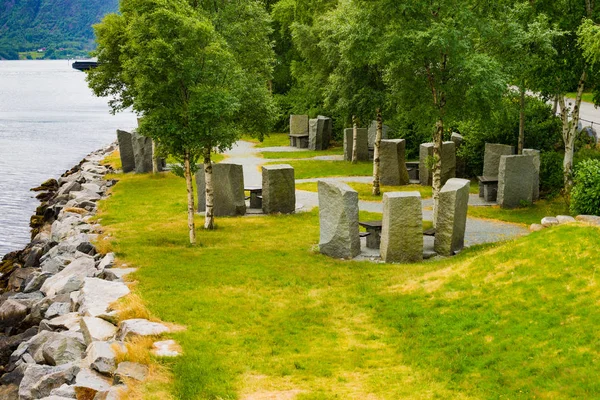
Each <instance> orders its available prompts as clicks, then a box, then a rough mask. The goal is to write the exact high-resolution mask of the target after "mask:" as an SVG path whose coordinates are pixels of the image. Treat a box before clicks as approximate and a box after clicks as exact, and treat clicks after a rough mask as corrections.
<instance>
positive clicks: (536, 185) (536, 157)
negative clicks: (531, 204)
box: [523, 149, 541, 201]
mask: <svg viewBox="0 0 600 400" xmlns="http://www.w3.org/2000/svg"><path fill="white" fill-rule="evenodd" d="M523 155H524V156H533V168H534V172H533V193H532V200H533V201H538V200H539V199H540V166H541V162H540V151H539V150H535V149H523Z"/></svg>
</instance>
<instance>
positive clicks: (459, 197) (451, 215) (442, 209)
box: [433, 178, 470, 256]
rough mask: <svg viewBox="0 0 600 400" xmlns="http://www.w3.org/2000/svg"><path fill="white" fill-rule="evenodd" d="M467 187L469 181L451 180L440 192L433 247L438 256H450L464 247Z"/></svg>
mask: <svg viewBox="0 0 600 400" xmlns="http://www.w3.org/2000/svg"><path fill="white" fill-rule="evenodd" d="M469 186H470V181H469V180H467V179H458V178H453V179H449V180H448V182H446V184H445V185H444V187H443V188H442V190H440V198H439V205H438V207H437V219H436V221H437V225H436V229H435V242H434V245H433V248H434V250H435V252H436V253H438V254H440V255H443V256H451V255H453V254H454V253H455V252H457V251H459V250H460V249H462V248H463V247H464V245H465V229H466V227H467V209H468V204H469Z"/></svg>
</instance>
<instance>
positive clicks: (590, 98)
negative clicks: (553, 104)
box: [566, 92, 594, 103]
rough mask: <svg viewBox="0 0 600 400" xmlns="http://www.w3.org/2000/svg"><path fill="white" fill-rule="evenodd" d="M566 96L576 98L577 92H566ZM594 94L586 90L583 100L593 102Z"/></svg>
mask: <svg viewBox="0 0 600 400" xmlns="http://www.w3.org/2000/svg"><path fill="white" fill-rule="evenodd" d="M566 97H568V98H569V99H575V98H576V97H577V93H575V92H570V93H567V94H566ZM593 97H594V96H593V95H592V93H590V92H584V93H583V95H582V96H581V100H582V101H585V102H588V103H593V102H594V99H593Z"/></svg>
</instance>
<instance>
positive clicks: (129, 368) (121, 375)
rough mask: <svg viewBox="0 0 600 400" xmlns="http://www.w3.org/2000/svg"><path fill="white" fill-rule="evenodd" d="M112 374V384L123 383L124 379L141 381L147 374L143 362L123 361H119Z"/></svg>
mask: <svg viewBox="0 0 600 400" xmlns="http://www.w3.org/2000/svg"><path fill="white" fill-rule="evenodd" d="M114 375H115V377H114V379H113V383H114V384H119V383H125V381H126V379H133V380H136V381H139V382H142V381H144V380H145V379H146V376H148V367H147V366H146V365H143V364H139V363H134V362H130V361H124V362H121V363H119V366H118V367H117V370H116V371H115V374H114Z"/></svg>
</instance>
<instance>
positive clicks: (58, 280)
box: [40, 258, 98, 298]
mask: <svg viewBox="0 0 600 400" xmlns="http://www.w3.org/2000/svg"><path fill="white" fill-rule="evenodd" d="M97 271H98V270H97V269H96V263H95V262H94V259H93V258H78V259H76V260H74V261H73V262H72V263H71V264H69V265H67V266H66V267H65V269H63V270H62V271H60V272H59V273H58V274H56V275H54V276H52V277H50V278H48V279H46V281H45V282H44V284H43V285H42V288H41V289H40V290H41V291H42V292H43V293H44V294H45V295H46V296H48V297H50V298H52V297H54V296H56V295H57V294H63V293H71V292H74V291H76V290H79V289H80V288H81V286H82V285H83V281H84V279H85V278H86V277H89V276H94V274H96V272H97Z"/></svg>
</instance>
